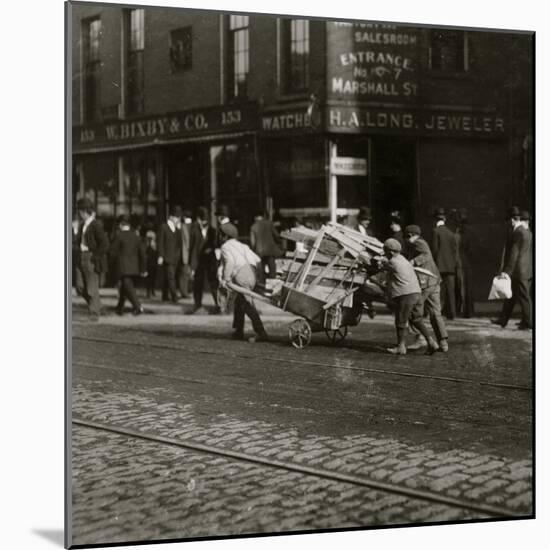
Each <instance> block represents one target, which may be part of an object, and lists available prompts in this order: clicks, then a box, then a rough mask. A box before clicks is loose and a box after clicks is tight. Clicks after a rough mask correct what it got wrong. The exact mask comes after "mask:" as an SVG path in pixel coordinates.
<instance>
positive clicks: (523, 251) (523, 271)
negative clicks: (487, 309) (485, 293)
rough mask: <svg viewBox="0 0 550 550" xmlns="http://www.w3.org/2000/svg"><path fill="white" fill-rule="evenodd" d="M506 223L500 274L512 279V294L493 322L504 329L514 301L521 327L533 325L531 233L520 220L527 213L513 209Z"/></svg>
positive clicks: (525, 328) (527, 215)
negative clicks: (508, 232) (517, 307)
mask: <svg viewBox="0 0 550 550" xmlns="http://www.w3.org/2000/svg"><path fill="white" fill-rule="evenodd" d="M510 214H511V216H510V219H509V223H510V225H511V227H512V231H511V233H510V234H509V237H508V240H507V244H506V246H505V250H504V255H503V268H502V272H501V276H503V275H504V274H507V275H508V276H509V277H510V279H511V281H512V297H511V298H510V299H509V300H506V301H505V302H504V305H503V307H502V312H501V314H500V317H499V318H498V319H497V320H496V321H493V323H495V324H498V325H500V326H501V327H502V328H504V327H505V326H506V325H507V324H508V321H509V320H510V317H511V315H512V312H513V310H514V306H515V305H516V302H519V305H520V308H521V321H520V323H519V325H518V329H520V330H530V329H531V328H532V317H531V309H532V307H531V282H532V278H533V251H532V238H533V237H532V234H531V231H529V229H527V228H526V227H525V225H524V223H523V221H522V218H523V220H526V219H528V218H529V213H528V212H519V210H517V209H512V210H511V212H510Z"/></svg>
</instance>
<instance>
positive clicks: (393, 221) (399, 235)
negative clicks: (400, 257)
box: [390, 210, 405, 249]
mask: <svg viewBox="0 0 550 550" xmlns="http://www.w3.org/2000/svg"><path fill="white" fill-rule="evenodd" d="M402 225H403V217H402V216H401V212H399V210H394V211H393V212H391V214H390V232H391V235H390V237H391V238H392V239H395V240H396V241H398V242H399V244H400V245H401V249H404V248H405V239H404V237H403V229H402Z"/></svg>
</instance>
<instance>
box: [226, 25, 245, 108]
mask: <svg viewBox="0 0 550 550" xmlns="http://www.w3.org/2000/svg"><path fill="white" fill-rule="evenodd" d="M226 29H227V46H228V47H227V61H228V71H227V97H228V99H229V100H230V101H244V100H246V99H248V83H249V77H250V17H249V16H248V15H228V16H227V27H226ZM238 56H239V57H238ZM237 68H239V69H240V70H237ZM241 75H242V76H243V78H242V79H240V78H239V76H241ZM239 82H241V83H242V90H241V89H240V88H239Z"/></svg>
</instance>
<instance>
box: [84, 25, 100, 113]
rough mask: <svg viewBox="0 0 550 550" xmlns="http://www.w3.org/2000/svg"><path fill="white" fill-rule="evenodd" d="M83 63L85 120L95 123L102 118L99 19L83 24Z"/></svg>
mask: <svg viewBox="0 0 550 550" xmlns="http://www.w3.org/2000/svg"><path fill="white" fill-rule="evenodd" d="M82 34H83V38H84V40H83V47H84V51H83V61H84V71H83V78H84V86H83V88H84V90H83V91H84V94H83V95H84V97H83V99H84V119H85V122H93V121H95V120H98V119H100V118H101V73H100V70H101V58H100V48H99V44H100V37H101V19H100V18H99V17H97V18H94V19H88V20H85V21H84V22H83V29H82Z"/></svg>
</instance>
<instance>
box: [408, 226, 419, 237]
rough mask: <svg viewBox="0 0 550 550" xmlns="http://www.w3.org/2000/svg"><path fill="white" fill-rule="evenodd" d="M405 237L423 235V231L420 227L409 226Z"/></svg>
mask: <svg viewBox="0 0 550 550" xmlns="http://www.w3.org/2000/svg"><path fill="white" fill-rule="evenodd" d="M405 235H422V231H421V229H420V227H418V225H407V227H405Z"/></svg>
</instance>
